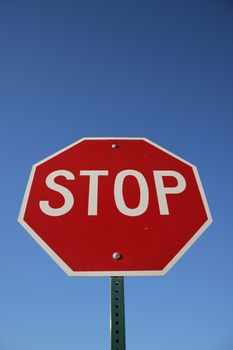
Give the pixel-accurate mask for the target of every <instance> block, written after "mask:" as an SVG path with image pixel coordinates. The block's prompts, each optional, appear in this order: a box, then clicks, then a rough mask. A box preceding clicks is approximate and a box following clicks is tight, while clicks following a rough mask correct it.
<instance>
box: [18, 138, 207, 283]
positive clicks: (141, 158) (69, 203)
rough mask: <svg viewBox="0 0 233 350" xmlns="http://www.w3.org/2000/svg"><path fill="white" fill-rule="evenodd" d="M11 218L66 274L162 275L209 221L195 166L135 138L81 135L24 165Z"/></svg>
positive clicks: (149, 142) (144, 140) (150, 143)
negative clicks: (26, 171)
mask: <svg viewBox="0 0 233 350" xmlns="http://www.w3.org/2000/svg"><path fill="white" fill-rule="evenodd" d="M19 221H20V223H21V224H22V225H23V226H24V227H25V229H26V230H27V231H28V232H29V233H30V235H31V236H32V237H33V238H34V239H35V240H36V241H37V242H38V243H39V244H40V245H41V246H42V248H43V249H44V250H45V251H46V252H47V253H48V254H49V255H50V256H51V257H52V258H53V259H54V260H55V261H56V262H57V263H58V265H59V266H60V267H61V268H62V269H63V270H64V271H65V272H66V273H67V274H68V275H70V276H75V275H99V276H101V275H102V276H103V275H111V276H117V275H121V276H126V275H138V276H139V275H164V274H165V273H166V272H167V271H168V270H169V269H170V268H171V267H172V266H173V265H174V264H175V263H176V262H177V261H178V259H179V258H180V257H181V256H182V255H183V254H184V252H185V251H186V250H187V249H188V248H189V247H190V246H191V245H192V244H193V243H194V242H195V241H196V240H197V238H198V237H199V236H200V235H201V234H202V233H203V232H204V231H205V229H206V228H207V227H208V225H209V224H210V223H211V221H212V219H211V215H210V212H209V208H208V204H207V201H206V198H205V194H204V191H203V188H202V185H201V181H200V178H199V175H198V172H197V169H196V167H195V166H193V165H192V164H190V163H188V162H187V161H185V160H183V159H181V158H180V157H178V156H176V155H174V154H172V153H171V152H169V151H167V150H165V149H163V148H162V147H160V146H158V145H156V144H154V143H153V142H151V141H149V140H147V139H143V138H133V139H132V138H84V139H81V140H79V141H77V142H76V143H74V144H72V145H70V146H68V147H66V148H64V149H62V150H61V151H59V152H57V153H55V154H52V155H51V156H50V157H48V158H46V159H43V160H42V161H41V162H39V163H37V164H35V165H34V166H33V168H32V171H31V175H30V178H29V181H28V185H27V189H26V192H25V196H24V199H23V203H22V207H21V210H20V214H19Z"/></svg>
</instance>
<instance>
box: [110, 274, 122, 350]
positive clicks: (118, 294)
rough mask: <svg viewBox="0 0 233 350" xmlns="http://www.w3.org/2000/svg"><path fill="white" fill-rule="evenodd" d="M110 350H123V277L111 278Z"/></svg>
mask: <svg viewBox="0 0 233 350" xmlns="http://www.w3.org/2000/svg"><path fill="white" fill-rule="evenodd" d="M110 327H111V350H125V305H124V277H111V323H110Z"/></svg>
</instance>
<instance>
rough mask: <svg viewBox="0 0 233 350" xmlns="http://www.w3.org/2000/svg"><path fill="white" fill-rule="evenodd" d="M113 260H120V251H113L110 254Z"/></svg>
mask: <svg viewBox="0 0 233 350" xmlns="http://www.w3.org/2000/svg"><path fill="white" fill-rule="evenodd" d="M112 257H113V259H114V260H120V259H121V258H122V256H121V253H119V252H115V253H113V254H112Z"/></svg>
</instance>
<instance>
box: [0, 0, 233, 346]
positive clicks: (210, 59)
mask: <svg viewBox="0 0 233 350" xmlns="http://www.w3.org/2000/svg"><path fill="white" fill-rule="evenodd" d="M232 17H233V2H232V1H230V0H222V1H217V0H212V1H207V0H204V1H200V0H197V1H189V2H187V1H184V0H179V1H178V0H168V1H162V0H161V1H158V0H155V1H146V0H145V1H127V0H126V1H117V2H116V1H94V0H86V1H74V0H67V1H64V0H60V1H53V0H50V1H45V0H40V1H37V0H35V1H29V0H28V1H27V0H22V1H20V2H19V1H16V0H2V1H1V3H0V50H1V55H0V121H1V124H0V125H1V127H0V146H1V163H2V168H1V184H2V186H1V202H0V206H1V247H2V249H1V254H0V273H1V292H0V295H1V298H0V310H1V313H0V349H2V350H32V349H33V350H41V349H42V348H43V349H44V350H51V349H56V350H65V349H70V350H73V349H75V350H76V349H82V350H83V349H87V350H89V349H109V303H110V302H109V278H106V277H100V278H95V277H91V278H90V277H89V278H87V277H85V278H84V277H77V278H69V277H67V276H66V275H65V273H64V272H63V271H62V270H61V269H60V268H59V267H58V266H57V265H56V264H55V263H54V262H53V261H52V260H51V258H50V257H49V256H48V255H47V254H46V253H45V252H44V251H43V250H42V249H41V248H40V247H39V246H38V245H37V244H36V243H35V242H34V240H33V239H32V238H31V237H30V236H29V235H28V234H27V233H26V231H25V230H24V229H23V228H22V227H21V226H20V225H19V224H18V222H17V217H18V213H19V209H20V205H21V201H22V198H23V194H24V191H25V187H26V183H27V179H28V176H29V173H30V170H31V166H32V164H33V163H36V162H38V161H39V160H41V159H43V158H45V157H46V156H48V155H50V154H52V153H54V152H56V151H57V150H59V149H61V148H63V147H65V146H67V145H69V144H71V143H72V142H75V141H76V140H78V139H80V138H82V137H86V136H93V137H100V136H129V137H147V138H149V139H151V140H152V141H153V142H155V143H157V144H160V145H161V146H162V147H165V148H166V149H168V150H170V151H171V152H174V153H176V154H177V155H179V156H180V157H182V158H184V159H186V160H187V161H189V162H191V163H193V164H195V165H197V167H198V170H199V173H200V176H201V179H202V182H203V186H204V188H205V192H206V196H207V199H208V202H209V206H210V210H211V213H212V216H213V220H214V223H213V224H212V225H211V226H210V227H209V229H208V230H207V231H206V232H205V234H204V235H203V236H202V237H201V238H200V239H199V240H198V241H197V242H196V243H195V245H194V246H193V247H191V249H190V250H189V251H188V252H187V253H186V254H185V255H184V256H183V257H182V259H181V260H180V261H179V262H178V263H177V264H176V265H175V267H174V268H173V269H172V270H171V271H170V272H169V273H168V274H167V275H166V276H165V277H130V278H126V279H125V299H126V339H127V348H128V349H134V350H139V349H140V350H141V349H146V350H154V349H156V350H184V349H185V350H186V349H189V350H194V349H195V350H196V349H198V350H231V349H232V347H233V317H232V314H233V298H232V295H233V278H232V268H233V254H232V252H233V250H232V248H233V238H232V170H233V169H232V168H233V167H232V146H233V144H232V143H233V142H232V126H233V119H232V112H233V98H232V93H233V83H232V82H233V41H232V37H233V21H232ZM109 229H111V228H109Z"/></svg>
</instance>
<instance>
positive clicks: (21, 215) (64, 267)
mask: <svg viewBox="0 0 233 350" xmlns="http://www.w3.org/2000/svg"><path fill="white" fill-rule="evenodd" d="M87 140H88V141H91V140H93V141H94V140H113V141H115V140H143V141H145V142H147V143H149V144H151V145H152V146H154V147H156V148H158V149H160V150H162V151H163V152H165V153H167V154H169V155H171V156H172V157H174V158H176V159H178V160H180V161H182V162H183V163H185V164H187V165H189V166H191V167H192V169H193V172H194V176H195V178H196V181H197V185H198V188H199V191H200V195H201V198H202V201H203V204H204V208H205V211H206V215H207V220H206V222H205V223H204V224H203V225H202V226H201V227H200V229H199V230H198V231H197V232H196V233H195V235H194V236H193V237H192V238H191V239H190V240H189V241H188V242H187V243H186V244H185V246H184V247H183V248H182V249H181V250H180V251H179V252H178V254H177V255H176V256H175V257H174V258H173V259H172V260H171V261H170V262H169V263H168V264H167V265H166V266H165V267H164V268H163V270H155V271H154V270H149V271H73V270H72V269H71V268H70V267H69V266H68V265H67V264H66V263H65V262H64V261H63V260H62V259H61V258H60V257H59V256H58V255H57V254H56V253H55V252H54V251H53V250H52V249H51V248H50V247H49V246H48V245H47V244H46V243H45V242H44V241H43V240H42V239H41V238H40V237H39V236H38V234H37V233H36V232H35V231H34V230H33V229H32V228H31V227H30V226H29V225H28V224H27V223H26V222H25V221H24V214H25V210H26V206H27V201H28V197H29V193H30V190H31V185H32V181H33V177H34V174H35V170H36V167H37V166H39V165H40V164H42V163H44V162H46V161H48V160H49V159H51V158H53V157H55V156H57V155H58V154H60V153H62V152H64V151H66V150H68V149H69V148H71V147H73V146H75V145H77V144H79V143H81V142H83V141H87ZM18 221H19V223H20V224H21V225H22V226H23V227H24V228H25V230H26V231H27V232H28V233H29V234H30V235H31V237H32V238H33V239H34V240H35V241H36V242H37V243H38V244H39V245H40V246H41V247H42V248H43V249H44V250H45V251H46V253H47V254H48V255H49V256H50V257H51V258H52V259H53V260H54V261H55V262H56V263H57V264H58V266H60V268H61V269H62V270H63V271H64V272H65V273H66V274H67V275H68V276H164V275H165V274H166V273H167V272H168V271H169V270H170V269H171V268H172V267H173V266H174V265H175V264H176V263H177V261H178V260H179V259H180V258H181V257H182V256H183V255H184V253H185V252H186V251H187V250H188V249H189V248H190V247H191V246H192V245H193V244H194V243H195V242H196V240H197V239H198V238H199V237H200V236H201V235H202V234H203V233H204V231H205V230H206V229H207V227H208V226H209V225H210V224H211V223H212V222H213V220H212V216H211V213H210V210H209V206H208V202H207V199H206V196H205V193H204V190H203V187H202V184H201V180H200V177H199V174H198V171H197V168H196V166H194V165H193V164H191V163H189V162H187V161H186V160H184V159H183V158H181V157H179V156H177V155H175V154H174V153H172V152H170V151H168V150H166V149H165V148H163V147H161V146H159V145H157V144H156V143H154V142H152V141H150V140H149V139H147V138H143V137H84V138H82V139H80V140H78V141H76V142H74V143H72V144H71V145H69V146H67V147H65V148H63V149H61V150H59V151H58V152H55V153H53V154H52V155H50V156H48V157H46V158H44V159H42V160H41V161H40V162H38V163H35V164H34V165H33V167H32V170H31V173H30V176H29V180H28V183H27V187H26V191H25V194H24V198H23V202H22V205H21V208H20V212H19V217H18Z"/></svg>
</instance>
